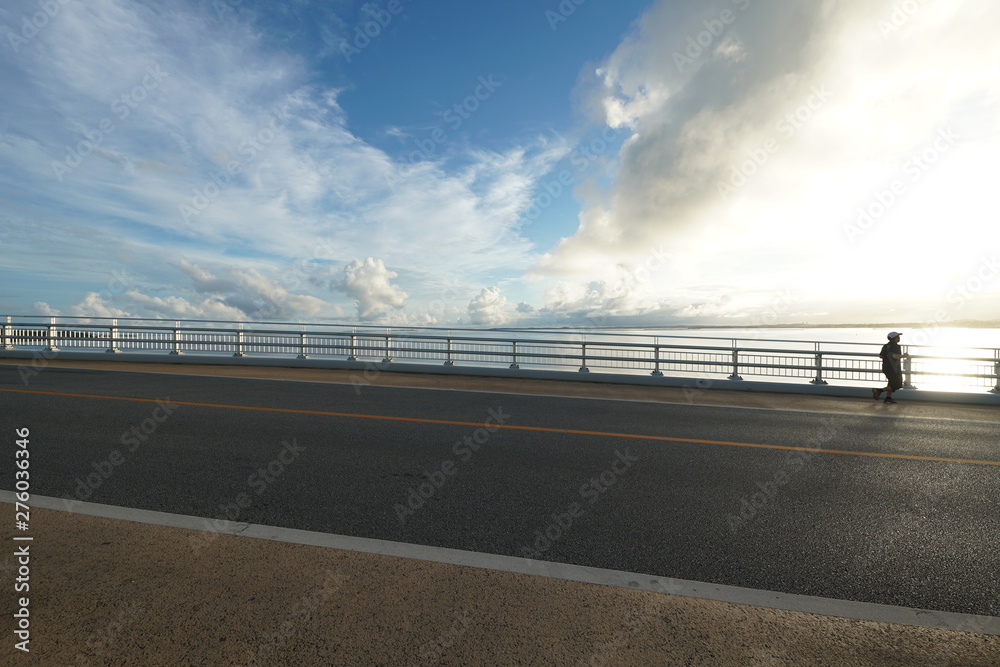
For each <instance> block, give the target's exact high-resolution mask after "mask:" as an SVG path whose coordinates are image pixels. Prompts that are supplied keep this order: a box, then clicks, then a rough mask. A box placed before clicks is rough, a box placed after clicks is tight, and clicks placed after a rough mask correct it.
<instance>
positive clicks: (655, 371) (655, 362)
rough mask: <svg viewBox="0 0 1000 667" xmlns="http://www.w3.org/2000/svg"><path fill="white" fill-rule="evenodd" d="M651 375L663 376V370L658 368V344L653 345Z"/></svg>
mask: <svg viewBox="0 0 1000 667" xmlns="http://www.w3.org/2000/svg"><path fill="white" fill-rule="evenodd" d="M651 375H655V376H656V377H663V371H661V370H660V346H659V345H654V346H653V372H652V373H651Z"/></svg>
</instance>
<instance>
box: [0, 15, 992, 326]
mask: <svg viewBox="0 0 1000 667" xmlns="http://www.w3.org/2000/svg"><path fill="white" fill-rule="evenodd" d="M996 25H1000V7H997V6H996V4H995V3H993V2H991V1H990V0H965V1H961V2H953V3H937V2H928V1H918V0H908V1H906V2H900V1H898V0H892V1H882V0H875V1H871V0H867V1H862V0H824V1H823V2H810V3H800V2H792V1H791V0H770V1H768V0H710V1H707V2H705V1H699V2H681V1H679V0H670V1H668V0H643V1H638V0H634V1H620V2H614V3H612V2H609V1H607V0H605V1H601V0H585V1H583V2H579V4H577V2H574V1H573V0H563V2H561V3H560V2H557V1H555V0H553V1H550V2H544V1H543V2H527V1H526V0H518V1H514V2H508V3H468V2H434V3H431V2H420V1H418V0H391V1H389V0H387V1H384V2H382V1H376V2H367V3H358V2H349V1H347V0H343V1H335V2H327V3H320V2H307V1H300V2H292V3H283V4H275V3H263V2H261V3H257V2H252V1H251V0H242V1H238V0H213V1H201V2H181V1H178V2H169V3H151V2H122V1H115V0H97V1H95V2H87V3H83V2H79V1H77V0H48V1H42V2H37V1H20V0H17V1H14V2H8V3H6V4H5V7H4V8H3V9H0V28H2V34H3V36H4V40H3V42H4V43H3V44H0V65H2V66H0V85H2V86H3V90H4V92H5V95H4V104H3V107H2V109H3V110H2V112H0V155H2V158H0V254H2V258H3V259H2V263H0V311H2V312H4V313H10V314H39V315H47V314H53V315H55V314H59V315H75V316H85V317H116V316H117V317H126V316H149V317H163V318H170V319H205V318H211V319H234V320H263V319H269V320H287V321H338V322H359V323H361V322H363V323H378V324H393V325H403V324H409V325H445V326H460V325H465V326H499V325H524V326H530V325H544V326H551V325H575V326H600V325H612V324H627V325H639V324H642V325H654V326H655V325H672V324H731V325H733V326H747V325H753V324H768V323H775V322H796V323H797V322H808V323H813V324H823V323H840V322H863V321H869V322H892V321H915V320H921V321H948V320H961V319H994V318H997V317H998V313H997V311H996V306H995V304H996V303H997V297H998V296H1000V279H997V273H998V272H1000V269H998V268H997V259H996V251H997V249H998V246H1000V243H998V241H1000V231H998V229H1000V226H998V225H997V224H996V214H995V203H994V196H993V191H994V188H995V186H994V185H993V180H994V179H993V174H994V173H995V171H996V164H997V157H998V156H1000V150H998V148H1000V120H998V119H1000V113H998V112H1000V46H998V45H997V43H996V40H995V38H994V36H993V35H992V34H991V30H992V26H996ZM929 44H933V45H934V48H933V49H929V48H928V45H929Z"/></svg>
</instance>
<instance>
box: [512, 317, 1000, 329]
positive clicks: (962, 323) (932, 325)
mask: <svg viewBox="0 0 1000 667" xmlns="http://www.w3.org/2000/svg"><path fill="white" fill-rule="evenodd" d="M885 327H889V328H893V329H1000V320H990V321H984V320H959V321H955V322H890V323H885V322H882V323H879V322H875V323H870V322H869V323H863V324H858V323H852V324H805V323H803V322H797V323H785V324H754V325H738V324H667V325H650V324H642V325H628V324H620V325H608V326H603V327H601V329H602V330H616V329H618V330H623V329H629V330H632V331H636V330H659V331H662V330H666V329H670V330H678V331H684V330H690V329H882V328H885ZM505 329H522V330H524V329H552V330H565V331H572V330H575V329H593V327H578V326H576V327H575V326H548V327H546V326H527V327H497V328H496V329H495V330H496V331H503V330H505Z"/></svg>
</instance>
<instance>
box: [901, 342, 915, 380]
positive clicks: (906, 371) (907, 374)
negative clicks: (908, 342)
mask: <svg viewBox="0 0 1000 667" xmlns="http://www.w3.org/2000/svg"><path fill="white" fill-rule="evenodd" d="M907 349H908V348H904V349H903V352H904V353H905V352H906V351H907ZM912 380H913V367H912V366H911V364H910V358H909V357H903V389H916V387H914V386H913V381H912Z"/></svg>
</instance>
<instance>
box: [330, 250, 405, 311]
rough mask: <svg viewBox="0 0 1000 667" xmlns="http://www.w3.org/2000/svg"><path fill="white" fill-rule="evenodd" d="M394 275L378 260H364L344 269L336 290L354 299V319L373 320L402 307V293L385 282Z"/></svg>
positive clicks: (403, 298)
mask: <svg viewBox="0 0 1000 667" xmlns="http://www.w3.org/2000/svg"><path fill="white" fill-rule="evenodd" d="M396 276H397V274H396V273H394V272H393V271H390V270H388V269H387V268H385V263H384V262H383V261H382V260H381V259H373V258H371V257H367V258H365V259H364V260H354V261H352V262H351V263H350V264H348V265H347V266H345V267H344V276H343V278H342V279H341V281H340V282H339V283H338V284H337V288H338V289H340V290H341V291H343V292H344V293H345V294H347V295H348V296H350V297H351V298H353V299H354V301H355V303H356V305H357V308H358V318H360V319H361V320H373V319H376V318H378V317H380V316H384V315H386V314H387V313H389V312H390V311H392V310H398V309H400V308H402V307H403V306H404V305H405V304H406V293H405V292H404V291H403V290H401V289H399V287H397V286H395V285H393V284H392V283H390V282H389V281H390V280H392V279H393V278H395V277H396Z"/></svg>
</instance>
